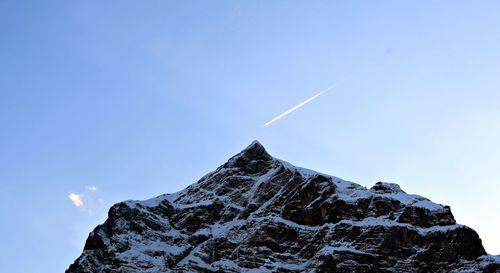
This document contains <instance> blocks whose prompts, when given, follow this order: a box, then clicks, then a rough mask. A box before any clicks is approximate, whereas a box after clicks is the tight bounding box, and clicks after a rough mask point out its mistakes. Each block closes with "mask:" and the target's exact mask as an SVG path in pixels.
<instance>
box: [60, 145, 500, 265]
mask: <svg viewBox="0 0 500 273" xmlns="http://www.w3.org/2000/svg"><path fill="white" fill-rule="evenodd" d="M107 272H119V273H132V272H150V273H159V272H341V273H342V272H421V273H424V272H425V273H427V272H455V273H459V272H461V273H465V272H490V273H495V272H497V273H498V272H500V258H499V257H495V256H489V255H487V254H486V252H485V250H484V248H483V246H482V244H481V240H480V239H479V236H478V235H477V233H476V232H475V231H474V230H472V229H471V228H469V227H466V226H463V225H459V224H456V222H455V219H454V217H453V214H452V213H451V211H450V208H449V207H448V206H443V205H439V204H436V203H433V202H431V201H430V200H428V199H427V198H424V197H422V196H418V195H412V194H407V193H405V192H404V191H403V190H402V189H401V188H400V187H399V186H398V185H396V184H392V183H383V182H378V183H376V184H375V185H374V186H373V187H372V188H370V189H367V188H365V187H363V186H360V185H358V184H356V183H352V182H348V181H345V180H342V179H339V178H336V177H333V176H329V175H325V174H321V173H317V172H314V171H311V170H308V169H304V168H299V167H295V166H293V165H291V164H290V163H287V162H285V161H282V160H279V159H277V158H274V157H272V156H271V155H269V154H268V153H267V151H266V149H265V148H264V147H263V146H262V145H261V144H260V143H259V142H257V141H255V142H253V143H252V144H251V145H250V146H248V147H247V148H246V149H244V150H243V151H242V152H240V153H239V154H237V155H235V156H233V157H232V158H230V159H229V160H228V161H227V162H226V163H225V164H223V165H222V166H220V167H219V168H217V170H215V171H214V172H211V173H209V174H207V175H206V176H204V177H203V178H201V179H200V180H199V181H198V182H197V183H195V184H193V185H191V186H189V187H187V188H186V189H184V190H182V191H180V192H177V193H173V194H166V195H161V196H158V197H156V198H153V199H150V200H146V201H125V202H121V203H118V204H115V205H114V206H113V207H111V209H110V210H109V217H108V219H107V220H106V222H104V223H103V224H102V225H99V226H97V227H96V228H95V229H94V231H93V232H91V233H90V235H89V237H88V239H87V242H86V243H85V247H84V250H83V253H82V255H81V256H80V257H79V258H78V259H77V260H76V261H75V262H74V263H73V264H72V265H71V266H70V267H69V269H68V270H67V271H66V273H107Z"/></svg>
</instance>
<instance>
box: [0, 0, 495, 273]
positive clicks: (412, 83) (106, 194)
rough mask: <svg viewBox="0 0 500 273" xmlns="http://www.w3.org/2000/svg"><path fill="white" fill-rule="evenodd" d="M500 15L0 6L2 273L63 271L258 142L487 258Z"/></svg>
mask: <svg viewBox="0 0 500 273" xmlns="http://www.w3.org/2000/svg"><path fill="white" fill-rule="evenodd" d="M499 10H500V2H498V1H420V0H419V1H267V0H266V1H176V2H174V1H127V0H123V1H67V0H57V1H55V0H54V1H40V0H32V1H28V0H27V1H19V0H2V1H0V34H1V35H0V202H1V203H0V215H1V217H0V242H1V244H0V260H1V264H2V271H4V272H9V273H26V272H37V273H53V272H63V270H64V269H66V268H67V266H68V265H69V264H70V263H71V262H72V261H73V260H74V259H75V258H76V257H77V256H78V255H79V254H80V253H81V251H82V248H83V244H84V241H85V238H86V237H87V235H88V232H89V231H90V230H91V229H92V228H93V227H94V226H95V225H97V224H99V223H101V222H103V221H104V220H105V217H106V212H107V209H108V208H109V206H110V205H112V204H113V203H115V202H118V201H121V200H126V199H147V198H151V197H154V196H156V195H159V194H162V193H169V192H174V191H178V190H181V189H183V188H184V187H186V186H187V185H189V184H191V183H194V182H196V181H197V179H198V178H200V177H201V176H203V175H204V174H205V173H207V172H209V171H211V170H213V169H215V168H216V167H217V166H218V165H220V164H222V163H223V162H224V161H225V160H226V159H227V158H229V157H230V156H231V155H233V154H235V153H237V152H239V151H240V150H241V149H243V148H244V147H245V146H247V145H248V144H250V142H251V141H252V140H254V139H258V140H259V141H260V142H261V143H263V144H264V145H265V146H266V147H267V149H268V150H269V152H270V153H271V154H273V155H274V156H276V157H278V158H283V159H285V160H287V161H289V162H291V163H293V164H295V165H299V166H304V167H308V168H311V169H315V170H318V171H321V172H324V173H328V174H332V175H335V176H338V177H341V178H344V179H346V180H350V181H354V182H358V183H360V184H362V185H365V186H371V185H373V184H374V183H375V182H377V181H388V182H396V183H398V184H400V185H401V187H402V188H403V189H404V190H406V191H407V192H409V193H418V194H420V195H423V196H426V197H429V198H430V199H431V200H433V201H435V202H437V203H442V204H447V205H450V206H451V208H452V211H453V213H454V214H455V217H456V218H457V220H458V221H459V222H460V223H463V224H467V225H470V226H471V227H473V228H474V229H475V230H476V231H478V232H479V234H480V236H481V238H482V239H483V242H484V245H485V247H486V248H487V251H488V252H490V253H492V254H500V235H499V233H498V231H499V230H500V217H499V209H500V186H499V182H500V168H499V166H500V142H499V140H500V50H499V49H500V16H499ZM335 82H338V84H337V85H336V86H335V87H334V88H333V89H332V90H330V91H329V92H328V93H325V94H323V95H322V96H320V97H318V98H316V99H315V100H313V101H312V102H310V103H309V104H306V105H305V106H303V107H302V108H300V109H299V110H297V111H295V112H293V113H291V114H290V115H288V116H286V117H284V118H283V119H280V120H279V121H277V122H275V123H273V124H271V125H269V126H266V127H264V126H263V125H264V123H266V122H268V121H270V120H271V119H272V118H274V117H276V116H278V115H279V114H280V113H282V112H284V111H286V110H287V109H289V108H291V107H292V106H294V105H297V104H298V103H300V102H302V101H304V100H306V99H307V98H309V97H311V96H313V95H315V94H317V93H318V92H320V91H321V90H323V89H325V88H327V87H328V86H330V85H331V84H332V83H335ZM93 186H94V187H95V188H92V187H93ZM70 193H75V194H79V196H80V197H81V198H82V200H81V201H82V202H83V206H81V207H76V206H75V205H74V204H73V203H72V202H71V201H70V200H69V199H68V195H69V194H70ZM5 267H7V268H5Z"/></svg>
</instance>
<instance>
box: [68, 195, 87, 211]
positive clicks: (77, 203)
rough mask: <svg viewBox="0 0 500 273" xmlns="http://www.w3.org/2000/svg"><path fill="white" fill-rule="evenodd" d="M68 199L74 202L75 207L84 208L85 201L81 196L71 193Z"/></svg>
mask: <svg viewBox="0 0 500 273" xmlns="http://www.w3.org/2000/svg"><path fill="white" fill-rule="evenodd" d="M68 198H69V200H71V202H73V205H75V207H79V208H81V207H83V200H82V196H81V195H80V194H77V193H70V194H69V195H68Z"/></svg>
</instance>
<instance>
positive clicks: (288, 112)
mask: <svg viewBox="0 0 500 273" xmlns="http://www.w3.org/2000/svg"><path fill="white" fill-rule="evenodd" d="M335 85H336V83H335V84H333V85H332V86H330V87H328V88H327V89H325V90H323V91H321V92H319V93H318V94H316V95H314V96H312V97H310V98H308V99H307V100H305V101H303V102H301V103H299V104H297V105H295V106H294V107H292V108H290V109H289V110H287V111H286V112H284V113H282V114H281V115H279V116H277V117H275V118H273V119H272V120H270V121H269V122H267V123H266V124H264V126H268V125H271V124H273V123H275V122H276V121H278V120H280V119H282V118H284V117H285V116H287V115H288V114H290V113H291V112H293V111H295V110H297V109H299V108H300V107H302V106H304V105H306V104H308V103H309V102H311V101H312V100H314V99H316V98H318V97H319V96H321V95H323V94H325V93H326V92H328V91H330V89H332V88H333V87H334V86H335Z"/></svg>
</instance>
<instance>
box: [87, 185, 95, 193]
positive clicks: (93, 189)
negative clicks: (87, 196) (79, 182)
mask: <svg viewBox="0 0 500 273" xmlns="http://www.w3.org/2000/svg"><path fill="white" fill-rule="evenodd" d="M85 188H86V189H87V190H88V191H91V192H95V191H97V187H96V186H87V187H85Z"/></svg>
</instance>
